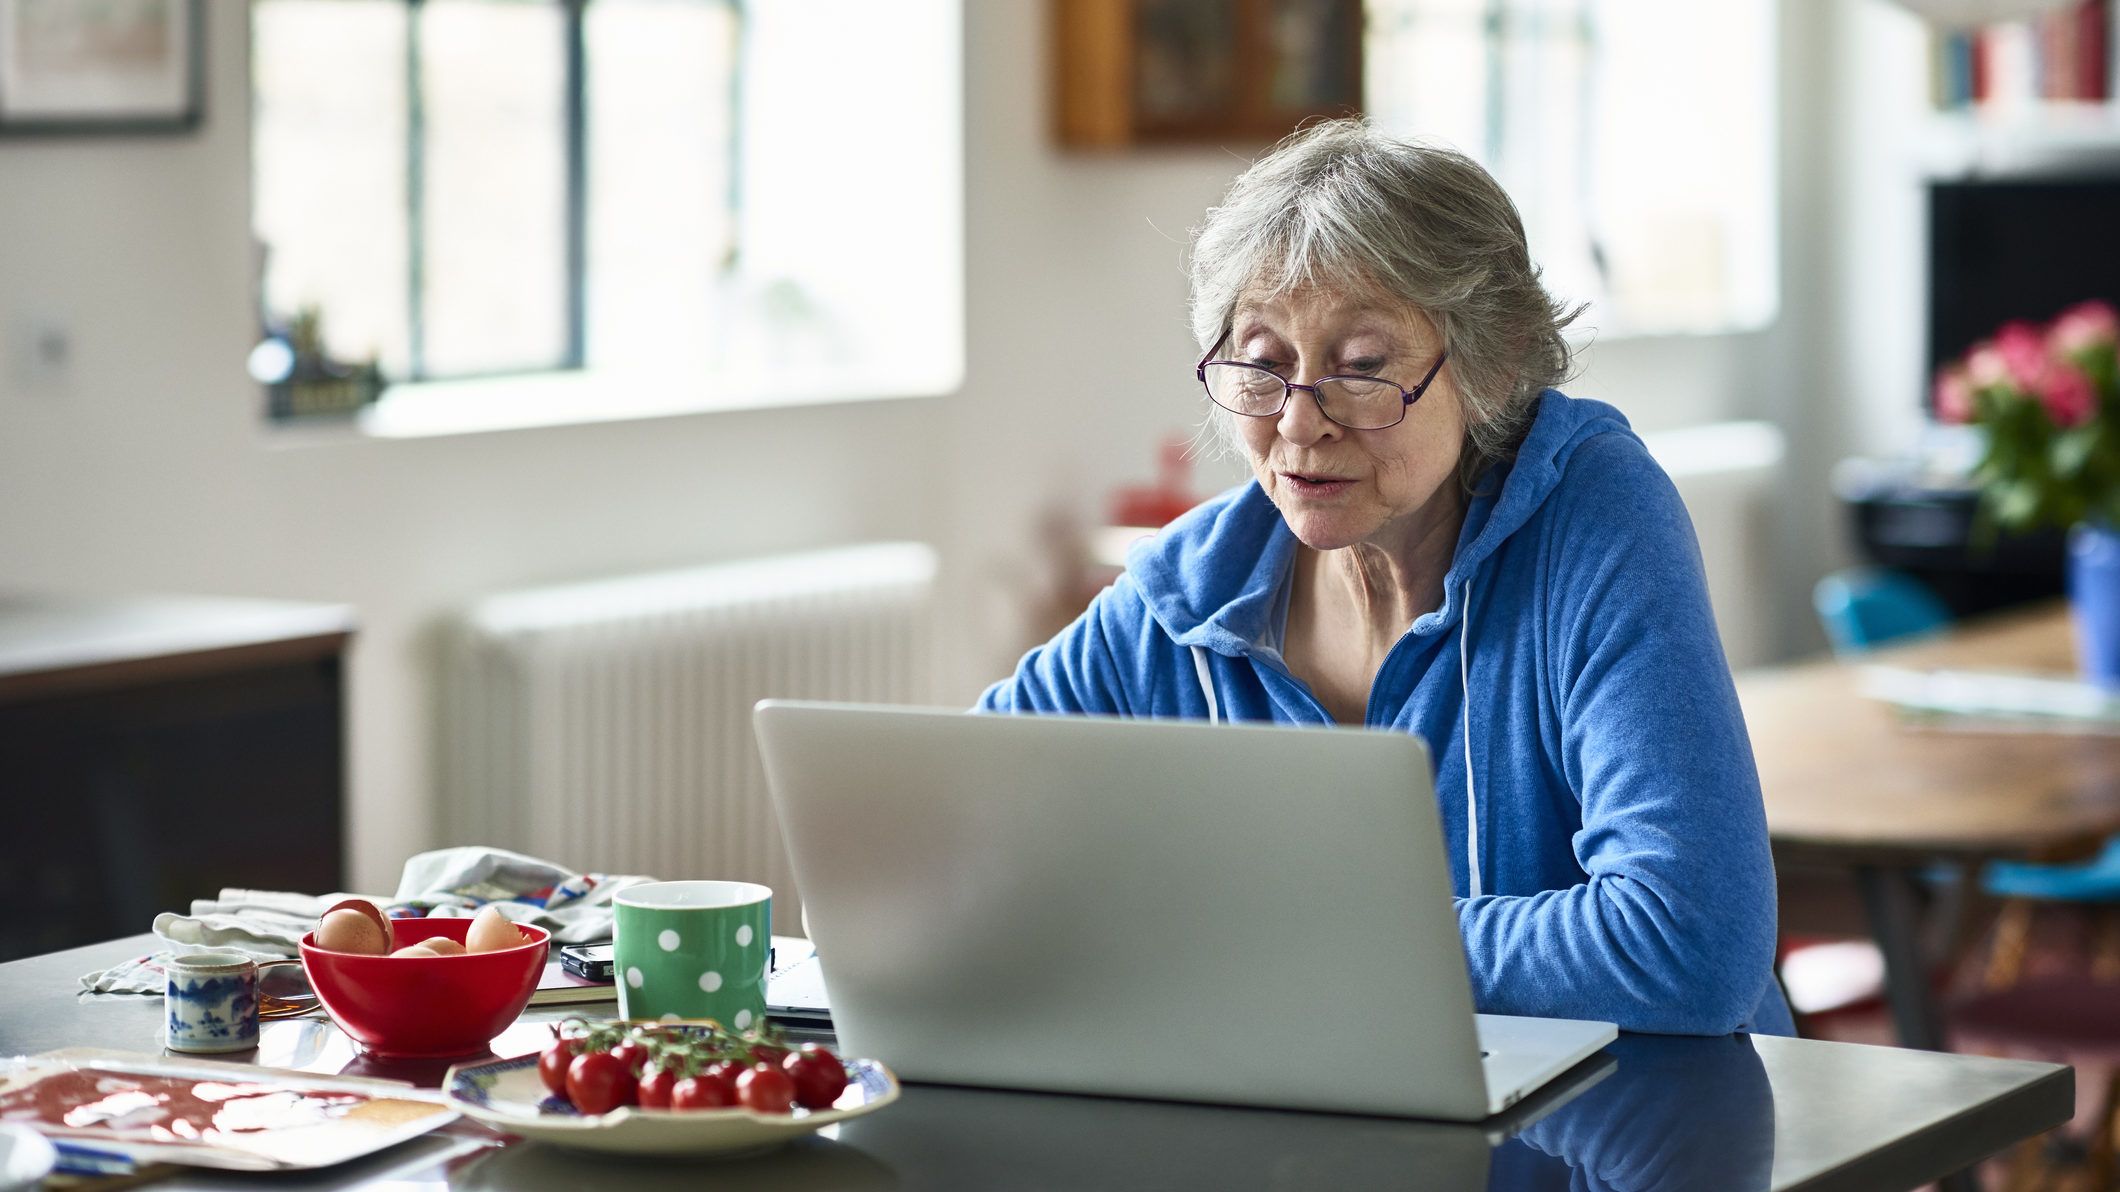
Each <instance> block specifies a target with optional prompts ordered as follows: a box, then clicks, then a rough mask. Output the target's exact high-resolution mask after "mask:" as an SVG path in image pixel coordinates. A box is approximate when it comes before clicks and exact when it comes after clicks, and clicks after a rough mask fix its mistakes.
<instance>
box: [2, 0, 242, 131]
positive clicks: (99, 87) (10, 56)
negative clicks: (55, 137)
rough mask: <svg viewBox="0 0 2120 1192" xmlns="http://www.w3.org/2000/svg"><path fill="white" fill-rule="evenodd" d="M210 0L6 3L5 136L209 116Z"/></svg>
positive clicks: (154, 126)
mask: <svg viewBox="0 0 2120 1192" xmlns="http://www.w3.org/2000/svg"><path fill="white" fill-rule="evenodd" d="M202 18H203V10H202V8H201V0H0V135H18V134H52V133H57V134H69V133H145V132H181V131H185V130H187V129H191V128H194V127H196V126H197V125H198V122H199V112H200V107H201V93H202V90H203V83H204V79H203V75H204V72H203V70H202V69H201V65H202V63H201V59H202V57H203V46H202V42H203V40H204V39H203V32H204V31H203V29H202V27H201V25H202Z"/></svg>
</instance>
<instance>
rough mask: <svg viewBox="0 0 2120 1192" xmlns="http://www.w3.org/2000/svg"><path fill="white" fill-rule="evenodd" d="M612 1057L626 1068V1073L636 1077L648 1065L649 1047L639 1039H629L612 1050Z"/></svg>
mask: <svg viewBox="0 0 2120 1192" xmlns="http://www.w3.org/2000/svg"><path fill="white" fill-rule="evenodd" d="M611 1056H612V1058H613V1059H616V1060H617V1061H618V1062H619V1063H621V1064H624V1065H625V1066H626V1071H628V1072H631V1073H632V1074H634V1075H635V1076H638V1075H640V1070H641V1069H642V1068H645V1067H647V1065H648V1046H647V1044H645V1043H642V1042H641V1041H640V1040H639V1039H627V1040H626V1041H625V1042H623V1043H620V1044H618V1045H617V1046H615V1047H613V1048H612V1049H611Z"/></svg>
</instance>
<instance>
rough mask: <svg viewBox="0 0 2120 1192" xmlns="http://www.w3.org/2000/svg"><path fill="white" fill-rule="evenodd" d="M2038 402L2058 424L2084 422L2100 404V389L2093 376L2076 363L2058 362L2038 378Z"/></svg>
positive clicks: (2070, 424)
mask: <svg viewBox="0 0 2120 1192" xmlns="http://www.w3.org/2000/svg"><path fill="white" fill-rule="evenodd" d="M2038 392H2039V404H2041V405H2043V406H2045V407H2046V413H2047V417H2049V418H2052V419H2053V420H2054V425H2056V426H2081V425H2083V424H2084V423H2086V422H2089V421H2090V419H2091V414H2092V413H2093V412H2095V411H2096V410H2097V408H2098V394H2097V391H2096V390H2094V389H2092V388H2091V379H2090V378H2089V377H2086V376H2084V375H2083V371H2082V370H2081V369H2078V368H2076V367H2074V366H2073V365H2067V364H2057V365H2055V366H2054V367H2052V368H2050V369H2048V370H2047V373H2046V375H2045V376H2044V377H2042V378H2040V381H2039V390H2038Z"/></svg>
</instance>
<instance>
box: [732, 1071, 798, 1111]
mask: <svg viewBox="0 0 2120 1192" xmlns="http://www.w3.org/2000/svg"><path fill="white" fill-rule="evenodd" d="M736 1099H737V1101H738V1102H740V1103H741V1104H742V1105H743V1107H744V1108H745V1109H750V1110H755V1111H757V1112H759V1113H787V1112H788V1111H790V1110H791V1109H793V1108H794V1107H795V1081H794V1080H793V1079H792V1078H790V1077H789V1076H788V1074H787V1073H786V1072H783V1071H782V1070H780V1069H779V1068H776V1067H774V1066H773V1065H771V1064H753V1065H751V1067H749V1068H747V1069H745V1071H744V1074H743V1075H741V1076H739V1077H737V1078H736Z"/></svg>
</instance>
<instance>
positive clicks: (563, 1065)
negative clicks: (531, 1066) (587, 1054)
mask: <svg viewBox="0 0 2120 1192" xmlns="http://www.w3.org/2000/svg"><path fill="white" fill-rule="evenodd" d="M581 1053H582V1041H581V1040H580V1039H554V1040H552V1044H551V1046H549V1047H546V1048H545V1050H544V1051H542V1052H540V1053H539V1054H538V1057H537V1078H538V1079H539V1080H542V1081H544V1082H545V1088H546V1089H548V1090H550V1091H551V1092H554V1093H556V1094H558V1095H560V1096H562V1097H564V1096H566V1095H567V1065H569V1064H571V1063H573V1062H574V1057H575V1056H578V1055H580V1054H581Z"/></svg>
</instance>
